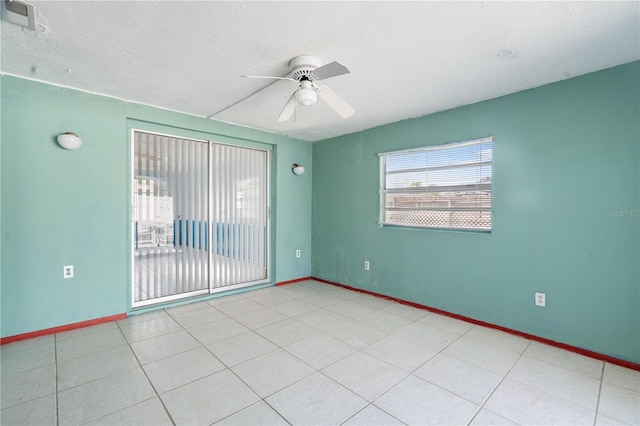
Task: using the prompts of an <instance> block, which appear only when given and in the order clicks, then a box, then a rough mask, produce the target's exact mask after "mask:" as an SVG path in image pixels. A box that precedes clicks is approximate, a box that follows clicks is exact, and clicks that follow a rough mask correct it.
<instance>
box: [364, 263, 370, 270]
mask: <svg viewBox="0 0 640 426" xmlns="http://www.w3.org/2000/svg"><path fill="white" fill-rule="evenodd" d="M364 270H365V271H368V270H369V261H368V260H365V261H364Z"/></svg>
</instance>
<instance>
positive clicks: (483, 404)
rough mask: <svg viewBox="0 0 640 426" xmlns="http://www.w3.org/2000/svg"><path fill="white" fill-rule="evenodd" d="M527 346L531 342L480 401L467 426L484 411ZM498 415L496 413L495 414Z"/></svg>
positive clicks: (525, 348) (524, 350)
mask: <svg viewBox="0 0 640 426" xmlns="http://www.w3.org/2000/svg"><path fill="white" fill-rule="evenodd" d="M529 345H531V340H529V341H528V343H527V346H525V347H524V349H523V350H522V352H521V353H520V355H519V356H518V358H517V359H516V360H515V361H514V362H513V364H512V365H511V367H509V369H508V370H507V372H506V373H504V376H502V379H500V381H499V382H498V384H497V385H496V386H495V387H494V388H493V390H492V391H491V392H489V395H487V396H486V398H485V399H484V400H483V401H482V404H480V407H479V408H478V410H477V411H476V413H475V414H474V415H473V417H472V418H471V419H470V420H469V422H468V423H467V425H470V424H471V423H472V422H473V420H474V419H475V418H476V417H478V414H480V412H481V411H482V410H483V409H484V406H485V405H486V404H487V402H489V400H490V399H491V397H492V396H493V394H494V393H495V392H496V391H497V390H498V388H499V387H500V385H502V383H503V382H504V381H505V380H506V378H507V376H508V375H509V373H511V370H513V367H515V365H516V364H517V363H518V361H520V359H521V358H522V357H523V355H524V353H525V352H526V350H527V348H528V347H529ZM495 414H498V413H495ZM498 415H499V416H500V417H504V418H505V419H507V420H510V421H512V422H514V423H518V422H517V421H516V420H513V419H510V418H508V417H505V416H504V415H502V414H498Z"/></svg>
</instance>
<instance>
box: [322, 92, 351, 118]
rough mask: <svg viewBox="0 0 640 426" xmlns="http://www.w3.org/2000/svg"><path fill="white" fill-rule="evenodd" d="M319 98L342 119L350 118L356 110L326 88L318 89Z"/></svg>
mask: <svg viewBox="0 0 640 426" xmlns="http://www.w3.org/2000/svg"><path fill="white" fill-rule="evenodd" d="M318 95H319V96H320V98H321V99H322V100H323V101H325V102H326V103H327V104H328V105H329V106H330V107H331V108H333V109H334V111H335V112H337V113H338V114H340V116H341V117H342V118H349V117H351V116H352V115H353V114H354V113H355V112H356V110H355V109H353V107H352V106H351V105H349V104H348V103H347V101H345V100H344V99H342V98H341V97H340V96H338V94H337V93H336V92H334V91H333V90H331V89H329V88H328V87H327V86H322V87H320V89H319V91H318Z"/></svg>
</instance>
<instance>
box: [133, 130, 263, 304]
mask: <svg viewBox="0 0 640 426" xmlns="http://www.w3.org/2000/svg"><path fill="white" fill-rule="evenodd" d="M268 156H269V153H268V151H266V150H258V149H251V148H244V147H238V146H231V145H224V144H218V143H214V142H211V141H202V140H193V139H184V138H176V137H172V136H167V135H160V134H152V133H149V132H143V131H133V181H132V235H133V306H134V307H135V306H144V305H148V304H153V303H161V302H166V301H170V300H174V299H178V298H183V297H191V296H195V295H199V294H207V293H212V292H216V291H224V290H229V289H232V288H237V287H243V286H248V285H254V284H258V283H261V282H267V281H268V278H269V274H268V268H267V265H268V250H267V248H268V246H269V245H268V239H269V238H268V237H269V227H268V208H269V206H268V195H269V194H268Z"/></svg>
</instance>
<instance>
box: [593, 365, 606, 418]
mask: <svg viewBox="0 0 640 426" xmlns="http://www.w3.org/2000/svg"><path fill="white" fill-rule="evenodd" d="M606 365H607V363H606V362H603V363H602V368H601V369H600V386H599V387H598V399H596V409H595V413H594V415H593V426H596V422H597V420H598V409H599V408H600V397H601V396H602V385H603V384H604V383H603V382H604V369H605V367H606Z"/></svg>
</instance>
